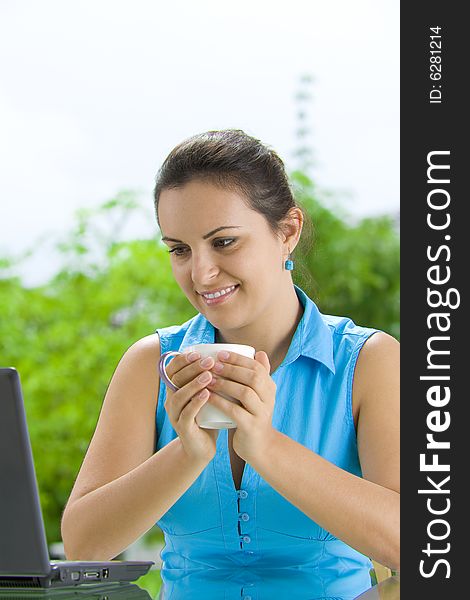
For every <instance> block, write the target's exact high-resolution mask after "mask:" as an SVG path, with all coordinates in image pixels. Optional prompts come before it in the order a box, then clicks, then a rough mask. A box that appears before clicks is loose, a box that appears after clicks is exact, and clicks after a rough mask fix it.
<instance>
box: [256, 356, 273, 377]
mask: <svg viewBox="0 0 470 600" xmlns="http://www.w3.org/2000/svg"><path fill="white" fill-rule="evenodd" d="M255 360H256V361H257V362H259V363H260V364H261V365H263V367H264V368H265V369H266V371H267V372H268V373H271V363H270V362H269V356H268V355H267V354H266V352H265V351H264V350H260V351H259V352H257V353H256V354H255Z"/></svg>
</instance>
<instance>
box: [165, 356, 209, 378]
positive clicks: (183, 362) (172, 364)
mask: <svg viewBox="0 0 470 600" xmlns="http://www.w3.org/2000/svg"><path fill="white" fill-rule="evenodd" d="M199 358H201V356H200V355H199V354H198V353H197V352H190V353H188V354H184V353H181V354H178V355H177V356H175V357H174V358H172V359H171V360H170V361H169V362H168V363H167V365H166V372H167V374H168V376H169V377H172V376H173V375H175V373H178V371H181V369H184V368H185V367H186V366H187V365H188V363H192V362H195V361H197V360H198V359H199Z"/></svg>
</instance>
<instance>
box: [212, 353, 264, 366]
mask: <svg viewBox="0 0 470 600" xmlns="http://www.w3.org/2000/svg"><path fill="white" fill-rule="evenodd" d="M217 360H219V361H220V362H222V363H224V364H225V363H229V364H231V365H239V366H240V367H245V368H247V369H250V368H251V369H253V368H254V365H256V364H257V363H256V361H255V360H254V359H253V358H249V357H248V356H242V355H241V354H237V352H228V351H227V350H221V351H220V352H218V353H217Z"/></svg>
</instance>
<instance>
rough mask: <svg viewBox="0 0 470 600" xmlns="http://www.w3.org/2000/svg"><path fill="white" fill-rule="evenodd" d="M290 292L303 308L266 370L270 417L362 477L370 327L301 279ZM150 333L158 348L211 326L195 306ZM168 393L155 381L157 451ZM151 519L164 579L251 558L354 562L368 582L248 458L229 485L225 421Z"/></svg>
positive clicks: (166, 430) (365, 565) (300, 563)
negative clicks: (275, 363) (365, 349)
mask: <svg viewBox="0 0 470 600" xmlns="http://www.w3.org/2000/svg"><path fill="white" fill-rule="evenodd" d="M295 291H296V293H297V296H298V298H299V300H300V302H301V303H302V305H303V307H304V313H303V316H302V318H301V320H300V322H299V324H298V326H297V329H296V331H295V334H294V336H293V338H292V340H291V344H290V347H289V350H288V352H287V354H286V356H285V357H284V360H283V361H282V364H281V365H280V366H279V367H278V368H277V369H276V371H275V372H274V373H272V375H271V376H272V378H273V379H274V381H275V383H276V386H277V389H276V402H275V406H274V413H273V418H272V425H273V427H274V428H275V429H277V430H279V431H281V432H282V433H284V434H285V435H287V436H289V437H290V438H292V439H293V440H295V441H297V442H299V443H300V444H302V445H303V446H305V447H306V448H309V449H310V450H312V451H313V452H315V453H317V454H319V455H320V456H322V457H323V458H325V459H326V460H329V461H330V462H332V463H334V464H335V465H337V466H338V467H340V468H342V469H344V470H346V471H349V472H350V473H353V474H354V475H357V476H359V477H361V476H362V472H361V467H360V464H359V457H358V449H357V442H356V431H355V427H354V421H353V414H352V383H353V375H354V368H355V365H356V361H357V357H358V354H359V351H360V350H361V348H362V346H363V344H364V342H365V341H366V340H367V339H368V338H369V337H370V336H371V335H372V334H373V333H375V332H376V331H377V330H375V329H369V328H365V327H359V326H357V325H355V323H354V322H353V321H351V320H350V319H348V318H346V317H335V316H329V315H323V314H321V313H320V312H319V310H318V308H317V307H316V305H315V304H314V302H313V301H312V300H311V299H310V298H309V297H308V296H307V295H306V294H305V293H304V292H303V291H302V290H301V289H300V288H299V287H297V286H295ZM157 333H158V334H159V336H160V344H161V352H162V353H163V352H166V351H167V350H181V351H184V349H185V348H187V347H188V346H191V345H194V344H200V343H214V342H215V329H214V327H213V325H212V324H211V323H210V322H209V321H208V320H207V319H206V318H205V317H204V316H203V315H201V314H197V315H196V316H195V317H193V318H192V319H190V320H189V321H187V322H186V323H183V324H182V325H180V326H172V327H165V328H162V329H157ZM165 396H166V387H165V385H164V384H163V383H160V391H159V396H158V406H157V412H156V425H157V445H156V450H159V449H160V448H163V447H164V446H165V445H166V444H168V443H169V442H171V441H172V440H173V439H174V438H176V437H177V434H176V432H175V430H174V429H173V427H172V425H171V423H170V420H169V419H168V416H167V414H166V411H165V408H164V403H165ZM313 476H314V474H313ZM319 485H322V484H321V482H319ZM157 525H158V527H160V529H161V530H162V531H163V534H164V537H165V546H164V548H163V550H162V551H161V558H162V578H165V577H167V576H168V575H169V573H170V571H173V572H174V573H175V572H177V571H178V570H187V569H208V568H230V567H240V566H242V567H243V566H250V565H253V567H256V568H273V567H274V568H276V567H278V568H283V567H295V568H307V569H312V568H313V569H317V568H318V569H334V570H336V571H337V572H338V575H339V574H340V573H343V572H346V571H350V570H356V574H357V575H358V576H359V578H360V580H361V582H362V584H363V585H364V587H363V588H362V589H367V588H368V587H369V586H370V577H369V569H370V568H372V564H371V562H370V560H369V559H368V558H367V557H365V556H364V555H362V554H361V553H359V552H358V551H356V550H354V549H353V548H351V547H350V546H348V545H346V544H345V543H344V542H342V541H341V540H339V539H337V538H336V537H334V536H333V535H331V534H330V533H329V532H328V531H326V530H325V529H323V528H322V527H320V526H319V525H318V524H317V523H315V522H314V521H312V520H311V519H310V518H309V517H308V516H307V515H306V514H305V513H303V512H302V511H300V510H299V509H298V508H297V507H295V506H294V505H293V504H291V503H290V502H288V501H287V500H286V499H285V498H284V497H283V496H281V495H280V494H278V492H277V491H276V490H275V489H274V488H272V487H271V486H270V485H269V484H268V483H267V482H266V481H265V480H264V479H263V478H262V477H260V475H259V474H258V473H257V472H256V471H255V470H254V469H253V468H252V466H251V465H250V464H248V463H246V465H245V469H244V471H243V477H242V481H241V489H240V490H236V489H235V484H234V481H233V477H232V471H231V465H230V455H229V449H228V430H227V429H225V430H221V431H220V433H219V436H218V438H217V451H216V455H215V457H214V458H213V460H212V461H211V462H210V463H209V464H208V465H207V467H206V468H205V469H204V471H203V472H202V473H201V474H200V475H199V477H198V478H197V479H196V481H195V482H194V483H193V485H192V486H191V487H190V488H189V489H188V490H187V491H186V492H185V493H184V494H183V495H182V496H181V497H180V498H179V499H178V500H177V501H176V502H175V503H174V504H173V506H172V507H171V508H170V509H169V510H168V511H167V512H166V513H165V514H164V515H163V516H162V517H161V519H160V520H159V521H158V522H157ZM359 587H361V585H359ZM359 587H358V589H359Z"/></svg>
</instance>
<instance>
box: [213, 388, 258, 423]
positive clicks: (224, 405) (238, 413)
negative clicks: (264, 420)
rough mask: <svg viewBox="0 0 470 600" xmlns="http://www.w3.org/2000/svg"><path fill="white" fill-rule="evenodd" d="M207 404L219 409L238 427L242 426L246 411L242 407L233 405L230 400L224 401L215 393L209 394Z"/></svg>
mask: <svg viewBox="0 0 470 600" xmlns="http://www.w3.org/2000/svg"><path fill="white" fill-rule="evenodd" d="M209 404H211V405H212V406H215V407H217V408H219V409H220V410H221V411H222V412H223V413H224V414H226V415H227V416H228V417H229V418H230V419H232V420H234V421H235V423H237V424H238V425H239V426H240V425H242V424H243V422H244V420H245V419H246V417H247V412H249V411H247V410H246V409H245V408H244V407H243V406H239V405H238V404H234V403H233V402H231V401H230V400H226V399H225V398H222V396H219V394H217V393H215V392H211V394H210V396H209Z"/></svg>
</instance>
